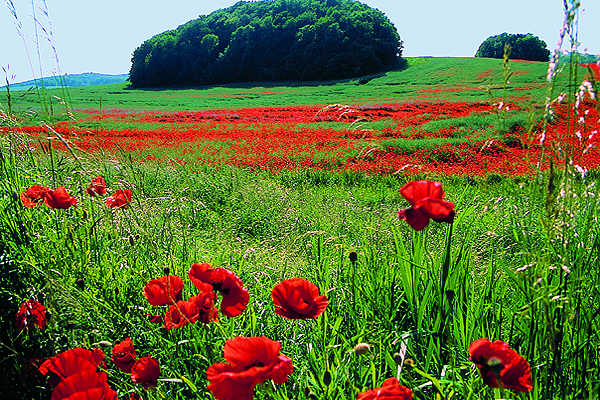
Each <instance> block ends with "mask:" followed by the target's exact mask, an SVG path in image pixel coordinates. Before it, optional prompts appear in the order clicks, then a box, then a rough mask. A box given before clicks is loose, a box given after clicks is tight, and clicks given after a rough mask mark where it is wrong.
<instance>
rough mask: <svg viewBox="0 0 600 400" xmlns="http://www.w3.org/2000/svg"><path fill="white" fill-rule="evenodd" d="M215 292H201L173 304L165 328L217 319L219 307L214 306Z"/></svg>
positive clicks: (167, 315) (206, 322)
mask: <svg viewBox="0 0 600 400" xmlns="http://www.w3.org/2000/svg"><path fill="white" fill-rule="evenodd" d="M214 298H215V296H214V292H212V291H210V292H201V293H200V294H198V295H197V296H194V297H191V298H190V299H189V300H187V301H178V302H177V305H172V306H170V307H169V309H168V310H167V313H166V315H165V323H164V325H163V328H165V329H176V328H180V327H182V326H183V325H186V324H188V323H194V322H196V321H200V322H204V323H205V324H208V323H209V322H211V321H216V320H217V309H216V308H214V306H213V304H214Z"/></svg>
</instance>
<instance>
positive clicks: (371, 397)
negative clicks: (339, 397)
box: [356, 378, 413, 400]
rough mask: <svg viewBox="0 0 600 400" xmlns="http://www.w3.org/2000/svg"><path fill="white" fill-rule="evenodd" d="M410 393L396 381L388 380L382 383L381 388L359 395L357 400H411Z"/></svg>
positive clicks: (393, 379)
mask: <svg viewBox="0 0 600 400" xmlns="http://www.w3.org/2000/svg"><path fill="white" fill-rule="evenodd" d="M412 398H413V396H412V391H411V390H410V389H409V388H407V387H405V386H402V385H400V382H398V379H396V378H389V379H386V380H385V381H384V382H383V385H381V387H378V388H375V389H372V390H369V391H367V392H363V393H359V394H358V397H357V398H356V399H357V400H411V399H412Z"/></svg>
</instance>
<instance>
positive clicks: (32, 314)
mask: <svg viewBox="0 0 600 400" xmlns="http://www.w3.org/2000/svg"><path fill="white" fill-rule="evenodd" d="M34 325H35V326H37V327H38V328H40V329H46V327H47V326H48V315H47V312H46V307H44V306H43V305H42V304H40V303H38V302H37V301H35V300H32V299H29V300H27V301H25V302H23V303H22V304H21V307H19V311H18V312H17V329H18V330H19V332H20V331H22V330H23V329H27V330H29V329H30V328H31V327H32V326H34Z"/></svg>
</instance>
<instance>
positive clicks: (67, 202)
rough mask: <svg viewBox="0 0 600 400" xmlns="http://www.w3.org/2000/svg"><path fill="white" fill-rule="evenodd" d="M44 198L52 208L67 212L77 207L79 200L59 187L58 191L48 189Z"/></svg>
mask: <svg viewBox="0 0 600 400" xmlns="http://www.w3.org/2000/svg"><path fill="white" fill-rule="evenodd" d="M43 196H44V202H45V203H46V205H47V206H48V207H50V208H58V209H62V210H65V209H67V208H69V207H71V206H76V205H77V199H76V198H75V197H72V196H71V195H70V194H69V192H67V189H65V188H64V187H63V186H59V187H57V188H56V189H48V191H46V192H45V193H44V195H43Z"/></svg>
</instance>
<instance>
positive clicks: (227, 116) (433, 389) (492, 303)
mask: <svg viewBox="0 0 600 400" xmlns="http://www.w3.org/2000/svg"><path fill="white" fill-rule="evenodd" d="M547 70H548V65H547V64H546V63H537V62H521V61H512V60H511V61H510V62H509V64H508V66H503V63H502V60H492V59H467V58H465V59H457V58H414V59H409V60H408V66H407V67H406V68H405V69H403V70H400V71H390V72H388V73H385V74H381V75H378V76H372V77H367V78H362V79H360V80H359V79H354V80H347V81H341V82H340V81H336V82H325V83H323V82H315V83H314V84H312V85H311V84H306V83H303V84H302V85H300V84H298V83H293V82H285V83H280V84H247V85H225V86H215V87H202V88H180V89H154V90H133V89H128V88H127V87H126V86H125V85H123V84H115V85H106V86H96V87H87V88H70V89H69V90H68V91H67V90H66V89H53V90H48V91H44V92H41V93H40V92H37V91H28V92H14V93H12V94H11V96H10V97H7V98H6V101H4V100H3V101H2V102H0V109H1V110H3V113H2V114H1V115H2V116H3V119H2V120H0V135H1V136H0V137H1V141H0V143H1V144H2V147H1V148H0V150H1V153H0V177H1V178H2V179H1V183H0V187H1V188H2V192H1V193H0V208H1V209H2V214H0V232H1V233H0V239H1V242H0V267H1V268H2V274H1V277H0V282H2V285H1V287H2V290H1V291H0V293H1V302H2V310H1V315H0V318H1V319H0V320H1V321H2V326H3V327H6V329H4V330H3V332H2V333H1V334H0V338H1V344H2V348H3V350H2V351H3V353H1V354H2V356H3V357H2V361H1V364H0V365H2V368H3V369H4V370H6V371H8V373H6V374H5V376H3V377H2V379H0V392H1V393H7V395H6V396H9V395H8V393H10V394H11V395H13V396H14V398H48V396H49V393H50V392H51V391H52V384H51V383H49V382H47V379H45V378H44V377H42V376H41V375H40V374H39V369H38V368H37V367H39V365H40V363H42V362H43V361H44V360H46V359H48V357H51V356H52V355H54V354H56V353H59V352H62V351H65V350H68V349H71V348H74V347H78V346H81V347H84V348H87V349H91V348H93V347H98V348H102V349H103V350H104V351H105V353H106V354H107V358H106V364H105V366H104V367H103V371H105V372H106V373H107V374H108V382H109V384H110V387H111V388H112V389H114V390H116V391H117V392H118V395H119V397H120V398H128V396H129V393H136V394H137V395H139V396H141V398H144V399H146V398H148V399H159V398H167V399H186V398H202V399H204V398H206V399H208V398H212V397H211V395H210V394H209V391H208V390H207V385H208V384H209V382H208V381H207V369H209V367H210V368H212V367H211V365H213V364H214V363H222V362H223V348H224V345H225V342H226V341H227V340H229V339H232V338H235V337H254V336H265V337H267V338H270V339H272V340H276V341H278V342H280V343H281V353H282V354H284V355H285V356H287V357H289V359H291V363H292V364H293V371H292V372H291V373H290V374H289V379H288V380H287V382H285V383H283V384H279V383H280V382H277V380H278V379H275V378H273V380H266V378H265V380H266V382H265V383H264V384H260V385H258V386H256V388H254V386H253V389H254V392H255V394H254V398H257V399H278V400H283V399H356V398H357V396H358V394H359V393H364V392H367V391H368V390H370V389H373V388H377V387H380V386H381V385H382V383H383V382H384V381H385V380H386V379H388V378H390V377H396V378H397V379H398V380H399V381H400V383H401V384H402V385H404V386H406V387H408V388H410V389H411V390H412V392H413V396H414V398H416V399H429V398H439V399H491V398H504V399H507V398H523V399H550V398H573V399H575V398H598V393H599V391H600V379H599V378H598V376H599V373H600V363H599V362H598V359H599V357H598V356H599V354H598V353H599V349H600V338H599V337H598V331H599V330H598V323H599V322H600V318H599V317H600V308H599V307H598V304H597V299H598V296H599V295H600V260H599V256H600V245H599V241H598V240H599V233H600V232H599V228H598V206H599V204H598V202H599V200H598V195H597V185H598V166H599V164H600V153H599V151H598V136H597V130H598V128H599V126H600V117H599V114H598V104H597V102H596V101H595V99H592V98H591V96H590V95H589V94H587V95H584V96H581V102H580V103H579V104H578V107H577V108H574V103H575V101H576V97H575V94H576V93H577V92H578V90H579V83H580V81H581V80H582V79H583V78H584V77H587V78H589V79H591V80H593V77H591V76H590V75H589V74H590V71H588V69H587V68H584V67H582V66H577V65H571V66H569V65H566V66H565V67H564V69H563V70H562V72H561V73H560V74H559V75H558V77H557V79H556V80H555V81H554V83H553V85H552V86H551V87H549V86H548V83H547V80H546V74H547ZM573 82H578V83H577V84H576V86H573ZM563 92H564V93H568V95H567V96H565V97H564V100H562V99H559V98H561V97H563V96H562V93H563ZM547 97H549V98H550V99H551V100H552V104H551V106H552V107H551V109H552V112H551V113H550V112H548V110H547V109H546V103H547V101H546V98H547ZM98 176H102V177H103V178H104V179H105V181H106V187H107V190H108V192H107V193H106V194H104V195H102V196H101V195H100V193H99V192H98V193H95V192H94V191H93V190H92V191H91V193H90V191H89V190H87V189H88V188H89V187H90V182H91V181H92V179H93V178H95V177H98ZM419 180H431V181H438V182H440V183H441V185H442V187H443V191H444V196H443V199H444V201H448V202H452V203H453V209H454V210H455V211H456V216H455V217H454V218H453V219H452V218H450V219H446V220H445V221H442V222H436V221H433V220H432V221H431V222H430V223H429V225H428V226H427V227H426V228H424V229H422V230H415V229H413V227H411V225H413V223H411V224H410V225H409V224H407V222H406V221H404V220H401V219H399V216H398V211H399V210H402V209H409V210H411V209H412V208H411V206H412V207H416V205H415V204H413V203H412V202H411V203H409V201H410V199H409V197H410V196H408V197H407V196H406V195H402V194H401V189H402V188H403V187H404V188H405V187H406V186H405V185H406V184H407V183H408V182H411V181H419ZM36 184H38V185H42V186H45V187H48V188H58V187H63V186H64V187H65V188H66V189H67V191H68V193H69V194H70V196H73V197H74V198H76V199H77V205H76V207H71V206H67V207H66V209H60V208H61V207H53V206H52V205H53V204H55V203H52V201H53V200H51V201H50V202H48V200H45V199H47V198H48V197H47V196H48V195H47V194H46V195H44V196H46V197H44V196H42V197H38V198H37V199H36V198H34V197H35V196H33V197H31V196H29V195H26V196H25V200H23V198H24V197H23V196H24V195H23V193H27V192H26V191H27V189H28V188H31V187H32V186H33V185H36ZM126 190H130V191H131V193H132V197H131V198H130V199H125V200H124V202H123V204H121V207H114V208H113V207H112V206H111V205H114V204H115V202H118V201H120V200H119V196H122V195H123V194H124V193H125V191H126ZM402 193H405V191H404V190H403V192H402ZM28 196H29V197H28ZM107 196H110V197H109V198H110V199H111V200H108V202H107ZM28 198H31V199H33V200H32V201H33V204H32V207H25V206H24V205H26V200H27V199H28ZM63 200H64V199H63ZM56 201H58V200H56ZM69 201H70V200H69ZM440 201H441V198H440ZM41 203H45V204H41ZM59 203H60V202H59ZM61 204H62V203H61ZM409 213H410V212H409ZM401 215H402V214H401ZM406 219H408V220H409V222H410V217H408V218H406ZM434 219H436V218H434ZM437 219H440V218H437ZM447 222H450V223H447ZM413 226H414V225H413ZM194 263H199V264H201V263H208V264H210V265H211V266H213V267H214V268H226V269H227V270H228V271H230V272H231V273H233V274H235V275H237V277H239V280H235V279H233V278H232V281H235V282H238V281H239V282H238V283H237V284H236V285H238V284H239V285H242V284H241V282H243V288H244V289H243V290H247V292H248V294H249V300H248V301H247V306H246V305H245V304H244V306H243V307H242V311H241V312H239V315H238V314H236V313H235V312H234V313H232V312H231V311H227V310H225V306H224V303H225V302H226V300H225V299H226V298H227V296H229V294H230V292H229V290H233V289H231V288H229V289H227V290H225V289H223V286H222V285H224V284H223V283H222V282H220V283H218V285H217V284H215V283H214V282H213V287H214V288H215V290H216V291H218V292H219V293H220V294H219V297H221V296H222V297H223V300H218V297H217V298H216V299H214V301H216V303H215V304H216V307H217V308H219V307H218V305H219V301H220V302H221V303H220V304H221V311H220V313H219V317H218V320H214V318H213V315H212V314H210V313H212V312H213V310H212V309H211V310H210V312H209V314H206V315H205V316H204V322H205V323H203V322H202V318H201V317H198V319H199V320H198V321H197V322H195V323H191V322H194V321H193V318H192V317H191V316H190V315H187V316H186V315H185V312H182V311H181V309H179V308H178V307H187V305H185V304H188V303H185V304H184V303H181V304H180V303H178V302H176V301H175V300H176V299H173V298H171V296H168V297H169V299H168V301H167V302H166V303H164V305H166V306H168V307H169V309H168V310H169V311H167V308H165V307H164V306H158V305H152V304H151V303H150V302H149V298H148V297H149V296H148V293H147V292H146V294H144V293H145V288H147V287H148V286H147V284H148V283H149V282H151V281H152V280H153V279H158V278H161V277H164V276H166V275H171V276H178V277H180V278H181V279H182V280H183V283H184V287H183V292H182V294H181V297H182V299H190V298H195V297H194V296H199V293H200V294H202V293H203V290H202V289H200V288H199V286H202V285H201V284H199V283H197V282H196V281H194V279H192V277H196V275H195V274H196V272H189V271H190V269H191V268H192V266H193V264H194ZM194 268H200V267H194ZM192 269H193V268H192ZM221 272H222V271H221ZM203 273H204V272H203ZM190 275H191V276H190ZM200 275H202V274H200ZM200 275H198V276H200ZM202 276H204V275H202ZM291 278H303V279H306V280H308V281H310V282H312V283H314V284H315V285H316V287H317V288H318V291H319V294H320V295H326V296H327V299H328V304H327V307H326V309H325V311H324V312H323V313H318V315H312V316H306V315H305V316H304V318H300V319H299V320H298V319H288V318H284V316H282V315H283V314H282V313H281V310H278V311H277V312H274V308H275V307H274V304H273V302H274V298H275V297H276V296H275V295H272V291H273V289H274V287H276V285H278V284H279V283H280V282H282V281H284V280H287V279H291ZM211 279H213V278H211ZM236 279H237V278H236ZM168 282H169V284H168V285H172V283H171V281H168ZM239 285H238V286H235V285H234V287H235V290H240V291H242V292H243V290H242V289H240V287H239ZM168 290H169V289H167V292H168ZM211 293H212V292H211ZM240 296H241V297H243V296H242V295H240ZM290 296H291V295H290ZM150 297H151V296H150ZM173 297H177V296H173ZM284 297H285V296H284ZM28 299H34V300H36V301H38V302H40V303H42V304H43V305H44V306H45V307H46V308H47V310H48V311H49V313H50V314H51V318H50V319H49V321H48V323H47V327H46V326H44V328H45V329H39V328H33V327H32V326H29V325H31V324H32V323H33V322H35V321H34V320H35V318H34V319H33V320H31V319H30V320H28V321H29V325H28V326H27V327H26V328H24V329H18V327H16V326H15V324H14V319H15V314H16V313H17V311H18V309H19V305H20V304H21V303H23V302H24V301H26V300H28ZM238 300H240V299H238ZM287 300H288V301H291V300H290V299H289V298H288V299H287ZM309 300H310V301H312V300H313V299H312V298H311V299H308V298H307V299H305V301H308V302H309V303H310V301H309ZM242 302H243V301H242ZM236 304H237V303H236ZM307 304H308V303H307ZM170 307H175V308H174V309H171V308H170ZM238 311H239V310H238ZM321 311H322V310H321ZM165 313H166V314H165ZM178 313H179V316H180V318H181V319H180V321H179V322H180V323H179V325H181V326H180V327H174V326H173V324H174V315H175V314H178ZM182 316H183V317H182ZM288 317H289V315H288ZM313 317H314V318H313ZM165 318H166V319H165ZM190 319H192V321H190ZM157 322H158V323H157ZM26 325H27V324H26ZM175 325H177V324H175ZM21 328H23V327H21ZM126 338H131V340H132V342H133V344H134V346H135V349H136V353H137V356H138V357H142V356H146V355H151V356H152V357H154V358H155V359H156V360H157V361H158V363H159V365H160V377H159V379H158V383H157V386H156V387H155V388H153V389H151V390H145V389H144V388H143V387H142V386H141V385H139V384H136V383H134V382H132V380H131V378H130V374H129V373H126V372H123V371H121V370H120V369H119V368H117V365H116V364H115V363H114V362H113V361H111V360H110V359H109V358H110V356H111V352H112V351H113V346H114V345H116V344H117V343H121V342H122V341H123V340H124V339H126ZM481 338H489V339H490V340H492V341H494V340H502V341H504V342H506V343H508V344H509V345H510V347H511V348H512V349H514V350H515V351H517V352H518V353H519V354H520V355H522V356H523V357H524V359H526V360H527V362H528V365H529V366H530V370H531V376H532V384H531V388H530V389H531V390H523V389H524V387H525V386H527V385H525V386H523V382H521V386H519V387H517V390H512V389H515V386H514V385H513V386H512V387H511V386H510V385H506V384H505V385H504V387H503V388H491V387H489V386H488V384H489V382H490V381H494V382H495V380H496V379H500V380H502V379H509V378H505V375H507V374H508V373H507V372H506V371H507V370H508V366H507V365H508V364H506V365H505V370H504V372H502V368H501V369H500V370H498V369H496V370H493V368H492V367H496V365H492V364H490V365H486V366H484V367H482V368H483V370H484V371H485V370H486V368H487V371H488V372H489V373H491V374H492V375H491V378H490V377H489V376H488V377H487V378H486V379H485V380H484V379H482V375H481V373H480V370H479V369H478V368H477V366H476V365H475V364H474V363H473V362H472V361H470V360H469V358H471V359H473V358H474V356H473V354H470V352H469V348H470V345H471V344H472V343H473V342H475V341H476V340H478V339H481ZM228 343H230V342H228ZM276 353H278V351H277V352H276ZM490 359H492V358H490ZM228 361H230V360H228ZM259 364H260V365H258V364H256V365H253V366H252V368H264V363H263V362H260V363H259ZM286 365H287V364H286ZM222 368H225V367H222ZM228 368H229V367H228ZM490 371H491V372H490ZM494 371H495V372H494ZM288 372H289V371H288ZM513 372H514V371H513ZM520 372H523V371H520ZM515 373H516V372H515ZM513 378H514V377H513ZM514 379H516V378H514ZM274 381H275V383H277V384H275V383H273V382H274ZM502 382H503V383H504V381H502ZM229 383H230V384H231V385H232V387H236V386H235V385H238V384H240V383H239V382H238V381H235V380H233V381H231V382H229ZM240 385H241V384H240ZM151 386H152V385H151ZM492 386H493V385H492ZM501 386H502V385H501ZM518 389H521V390H518ZM213 393H214V392H213ZM6 396H5V397H6ZM5 397H3V398H5ZM6 398H9V397H6ZM131 398H134V397H131ZM232 398H236V397H232ZM238 398H243V397H241V395H240V397H238ZM368 398H376V397H368ZM378 398H383V397H378ZM390 398H394V397H390ZM397 398H401V397H397Z"/></svg>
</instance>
